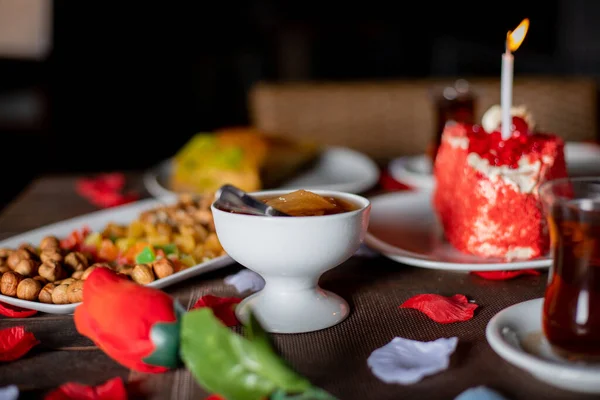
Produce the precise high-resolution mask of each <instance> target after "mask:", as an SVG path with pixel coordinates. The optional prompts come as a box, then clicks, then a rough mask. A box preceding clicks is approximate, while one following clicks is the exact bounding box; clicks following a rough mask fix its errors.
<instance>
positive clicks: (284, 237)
mask: <svg viewBox="0 0 600 400" xmlns="http://www.w3.org/2000/svg"><path fill="white" fill-rule="evenodd" d="M290 192H291V190H276V191H275V190H273V191H263V192H256V193H252V195H253V196H256V197H258V198H269V197H276V196H281V195H284V194H287V193H290ZM313 192H314V193H317V194H319V195H322V196H331V197H335V198H338V199H341V200H345V201H347V202H350V203H352V204H355V205H356V206H357V207H358V208H357V210H354V211H349V212H344V213H340V214H334V215H325V216H314V217H262V216H254V215H244V214H234V213H230V212H226V211H222V210H220V209H218V208H216V207H214V205H213V206H212V212H213V215H214V221H215V227H216V231H217V235H218V237H219V240H220V242H221V245H222V246H223V248H224V249H225V251H226V252H227V254H228V255H229V256H231V257H232V258H233V259H234V260H236V261H237V262H239V263H240V264H242V265H244V266H245V267H247V268H248V269H251V270H253V271H255V272H256V273H258V274H260V275H261V276H262V277H263V278H264V279H265V282H266V285H265V287H264V289H263V290H261V291H260V292H258V293H255V294H253V295H252V296H249V297H247V298H246V299H244V300H243V301H242V302H241V303H240V304H239V305H238V307H237V309H236V314H237V317H238V319H240V321H242V322H245V321H246V320H247V317H248V312H249V311H250V310H252V313H253V314H254V315H256V317H257V319H258V320H259V321H260V322H261V324H262V325H263V326H264V328H265V329H266V330H267V331H269V332H276V333H301V332H311V331H316V330H319V329H324V328H328V327H330V326H333V325H335V324H337V323H339V322H341V321H343V320H344V319H345V318H346V317H347V316H348V314H349V313H350V310H349V306H348V303H347V302H346V301H345V300H344V299H342V298H341V297H339V296H338V295H336V294H334V293H331V292H328V291H326V290H323V289H321V288H320V287H319V286H318V282H319V277H320V276H321V275H322V274H323V273H324V272H325V271H328V270H330V269H332V268H334V267H336V266H338V265H339V264H341V263H342V262H344V261H346V260H347V259H348V258H350V257H351V256H352V255H353V254H354V253H355V252H356V250H358V248H359V246H360V244H361V243H362V241H363V239H364V237H365V233H366V231H367V227H368V224H369V213H370V210H371V204H370V202H369V200H367V199H365V198H364V197H361V196H357V195H354V194H349V193H343V192H335V191H327V190H314V191H313Z"/></svg>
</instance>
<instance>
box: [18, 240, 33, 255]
mask: <svg viewBox="0 0 600 400" xmlns="http://www.w3.org/2000/svg"><path fill="white" fill-rule="evenodd" d="M19 250H25V251H26V252H28V253H30V254H32V255H33V256H35V255H36V254H37V251H36V250H35V247H33V246H32V245H31V244H30V243H21V245H20V246H19ZM19 250H17V251H19Z"/></svg>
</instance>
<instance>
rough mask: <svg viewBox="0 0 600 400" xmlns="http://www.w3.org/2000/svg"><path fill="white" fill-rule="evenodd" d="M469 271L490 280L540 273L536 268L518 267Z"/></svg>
mask: <svg viewBox="0 0 600 400" xmlns="http://www.w3.org/2000/svg"><path fill="white" fill-rule="evenodd" d="M471 273H472V274H473V275H477V276H478V277H480V278H483V279H488V280H491V281H505V280H508V279H513V278H516V277H518V276H523V275H533V276H538V275H540V274H541V272H540V271H538V270H536V269H520V270H516V271H473V272H471Z"/></svg>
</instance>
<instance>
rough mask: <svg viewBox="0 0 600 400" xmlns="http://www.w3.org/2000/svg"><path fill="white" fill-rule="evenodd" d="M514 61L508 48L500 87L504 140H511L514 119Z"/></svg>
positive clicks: (503, 61)
mask: <svg viewBox="0 0 600 400" xmlns="http://www.w3.org/2000/svg"><path fill="white" fill-rule="evenodd" d="M513 61H514V57H513V55H512V54H511V52H510V50H509V49H508V48H507V49H506V53H504V54H502V76H501V79H500V81H501V87H500V107H502V139H504V140H506V139H508V138H510V133H511V126H512V117H511V114H510V110H511V108H512V88H513Z"/></svg>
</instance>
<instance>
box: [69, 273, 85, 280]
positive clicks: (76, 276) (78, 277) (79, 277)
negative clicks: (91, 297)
mask: <svg viewBox="0 0 600 400" xmlns="http://www.w3.org/2000/svg"><path fill="white" fill-rule="evenodd" d="M84 273H85V271H75V272H73V274H72V275H71V278H73V279H81V278H82V277H83V274H84Z"/></svg>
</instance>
